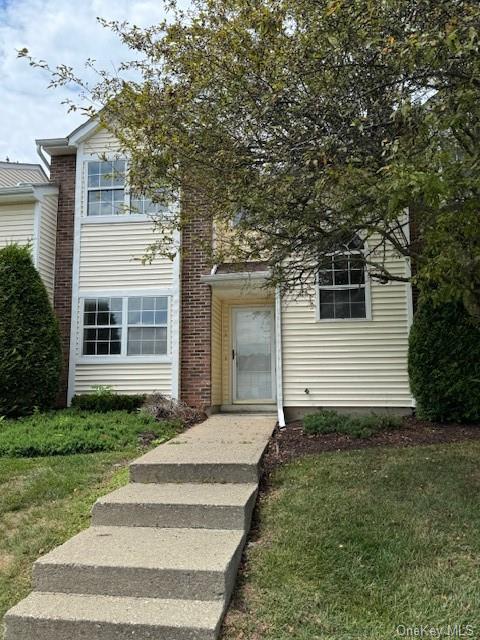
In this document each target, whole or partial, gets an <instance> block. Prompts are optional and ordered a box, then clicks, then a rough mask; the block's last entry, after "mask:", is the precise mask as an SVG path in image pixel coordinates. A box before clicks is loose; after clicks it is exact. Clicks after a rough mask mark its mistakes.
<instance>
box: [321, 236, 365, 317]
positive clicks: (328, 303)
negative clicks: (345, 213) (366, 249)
mask: <svg viewBox="0 0 480 640" xmlns="http://www.w3.org/2000/svg"><path fill="white" fill-rule="evenodd" d="M362 250H363V242H362V241H361V240H360V239H359V238H358V237H357V236H355V238H354V239H353V240H352V241H351V242H350V243H349V244H348V245H347V246H346V247H345V250H344V251H338V252H335V253H333V254H331V255H328V256H326V257H325V258H324V259H323V260H322V264H321V267H320V268H319V270H318V274H317V290H318V293H317V295H318V314H319V319H320V320H350V319H362V318H363V319H365V318H367V299H366V278H365V265H364V263H363V261H362V259H361V252H362Z"/></svg>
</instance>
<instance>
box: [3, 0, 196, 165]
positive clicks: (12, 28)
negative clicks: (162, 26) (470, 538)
mask: <svg viewBox="0 0 480 640" xmlns="http://www.w3.org/2000/svg"><path fill="white" fill-rule="evenodd" d="M187 4H188V0H182V5H183V6H185V5H187ZM97 16H100V17H102V18H106V19H112V20H127V21H129V22H131V23H134V24H137V25H139V26H148V25H151V24H155V23H156V22H158V21H159V20H161V19H162V18H164V17H165V12H164V9H163V3H162V1H161V0H0V160H5V159H6V158H7V157H8V158H9V159H10V160H11V161H18V162H39V158H38V155H37V152H36V146H35V138H56V137H65V136H66V135H68V134H69V133H70V132H71V131H73V129H75V128H76V127H77V126H78V125H79V124H81V123H82V122H83V121H84V118H82V116H81V115H80V114H79V113H70V114H68V113H67V106H65V105H62V104H61V102H62V100H63V99H65V98H66V97H70V98H72V99H74V100H75V94H74V93H72V92H71V90H70V91H69V90H67V89H65V88H63V89H48V88H47V85H48V83H49V76H48V74H47V73H46V72H44V71H42V70H39V69H35V68H32V67H30V66H29V64H28V62H27V61H26V60H25V59H21V58H17V51H18V50H19V49H22V48H23V47H26V48H27V49H28V50H29V51H30V54H31V55H32V56H33V57H34V58H36V59H43V60H46V61H47V62H48V63H49V65H50V66H52V67H54V66H56V65H57V64H68V65H71V66H72V67H74V69H75V70H76V71H77V72H78V73H79V75H80V76H82V77H83V76H84V75H85V73H84V67H83V65H84V62H85V60H86V59H87V58H94V59H96V60H97V65H98V66H99V67H101V68H104V69H108V70H113V69H115V68H116V66H117V65H118V64H119V63H120V62H121V61H122V60H125V59H129V58H130V57H131V55H130V53H129V51H128V49H127V48H126V47H124V46H123V45H122V44H121V43H120V41H119V40H118V38H117V37H116V36H115V35H113V34H112V33H110V31H109V30H107V29H105V28H103V27H101V26H100V25H99V24H98V23H97V22H96V17H97Z"/></svg>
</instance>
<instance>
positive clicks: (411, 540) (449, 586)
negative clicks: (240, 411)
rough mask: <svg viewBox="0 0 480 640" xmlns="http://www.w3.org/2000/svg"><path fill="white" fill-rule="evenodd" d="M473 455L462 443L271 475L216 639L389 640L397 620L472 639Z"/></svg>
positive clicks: (353, 457) (478, 538)
mask: <svg viewBox="0 0 480 640" xmlns="http://www.w3.org/2000/svg"><path fill="white" fill-rule="evenodd" d="M479 459H480V443H479V442H467V443H461V444H453V445H442V446H430V447H418V448H408V449H388V450H382V449H368V450H363V451H352V452H343V453H329V454H323V455H319V456H315V457H309V458H304V459H303V460H299V461H296V462H293V463H291V464H288V465H286V466H285V467H283V468H281V469H280V470H278V471H277V472H276V474H275V475H274V479H273V490H272V492H271V493H269V494H267V497H266V498H265V500H264V502H263V503H262V506H261V509H260V538H259V541H258V543H257V544H254V545H253V546H252V547H251V548H250V550H249V552H248V554H247V565H246V571H245V576H244V578H243V584H242V586H241V589H240V591H239V594H238V595H237V602H239V601H240V603H241V605H242V606H241V607H240V611H238V610H237V611H235V610H234V611H233V612H232V613H231V614H230V615H229V618H228V622H227V626H226V631H225V633H224V639H225V640H227V639H228V640H233V639H235V640H240V638H242V639H244V638H248V639H249V640H257V639H262V640H287V639H288V640H292V639H296V640H320V639H322V640H350V639H353V638H355V639H361V640H386V639H387V638H395V637H400V636H398V635H397V634H396V632H395V630H396V627H397V625H400V624H405V625H417V626H420V625H422V624H424V625H432V626H434V627H444V628H445V629H446V628H447V626H448V625H449V624H450V625H454V624H460V625H473V627H474V628H475V631H474V634H473V636H470V637H479V636H478V635H477V634H480V609H479V607H478V602H479V600H480V535H479V531H480V509H479V508H478V496H479V494H480V471H479ZM242 601H243V602H242ZM444 635H445V634H444ZM465 637H468V636H465Z"/></svg>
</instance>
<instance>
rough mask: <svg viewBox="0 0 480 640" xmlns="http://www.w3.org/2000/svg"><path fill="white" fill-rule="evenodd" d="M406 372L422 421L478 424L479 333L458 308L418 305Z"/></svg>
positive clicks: (423, 302) (455, 305)
mask: <svg viewBox="0 0 480 640" xmlns="http://www.w3.org/2000/svg"><path fill="white" fill-rule="evenodd" d="M408 371H409V376H410V386H411V388H412V392H413V395H414V396H415V398H416V400H417V415H418V416H419V417H420V418H424V419H427V420H442V421H458V422H471V421H478V420H480V329H479V328H478V327H476V326H475V325H474V324H473V323H472V322H471V319H470V317H469V316H468V314H467V313H466V311H465V309H464V307H463V305H462V304H461V303H456V302H451V303H448V304H443V305H441V306H435V305H434V304H433V303H432V302H431V300H429V299H428V298H423V299H422V300H421V302H420V305H419V308H418V311H417V312H416V314H415V317H414V321H413V326H412V329H411V332H410V341H409V356H408Z"/></svg>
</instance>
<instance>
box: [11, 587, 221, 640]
mask: <svg viewBox="0 0 480 640" xmlns="http://www.w3.org/2000/svg"><path fill="white" fill-rule="evenodd" d="M222 614H223V605H222V603H221V602H218V601H216V602H205V601H202V602H200V601H191V600H159V599H145V598H122V597H112V596H99V595H78V594H63V593H39V592H34V593H32V594H30V595H29V596H28V597H27V598H26V599H25V600H22V602H20V604H18V605H17V606H16V607H14V608H13V609H10V611H9V612H8V613H7V615H6V616H5V627H6V635H5V640H32V639H34V640H66V639H67V638H68V640H87V639H88V640H132V638H133V639H135V640H215V638H216V637H217V635H218V632H219V628H220V624H221V621H222Z"/></svg>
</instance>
